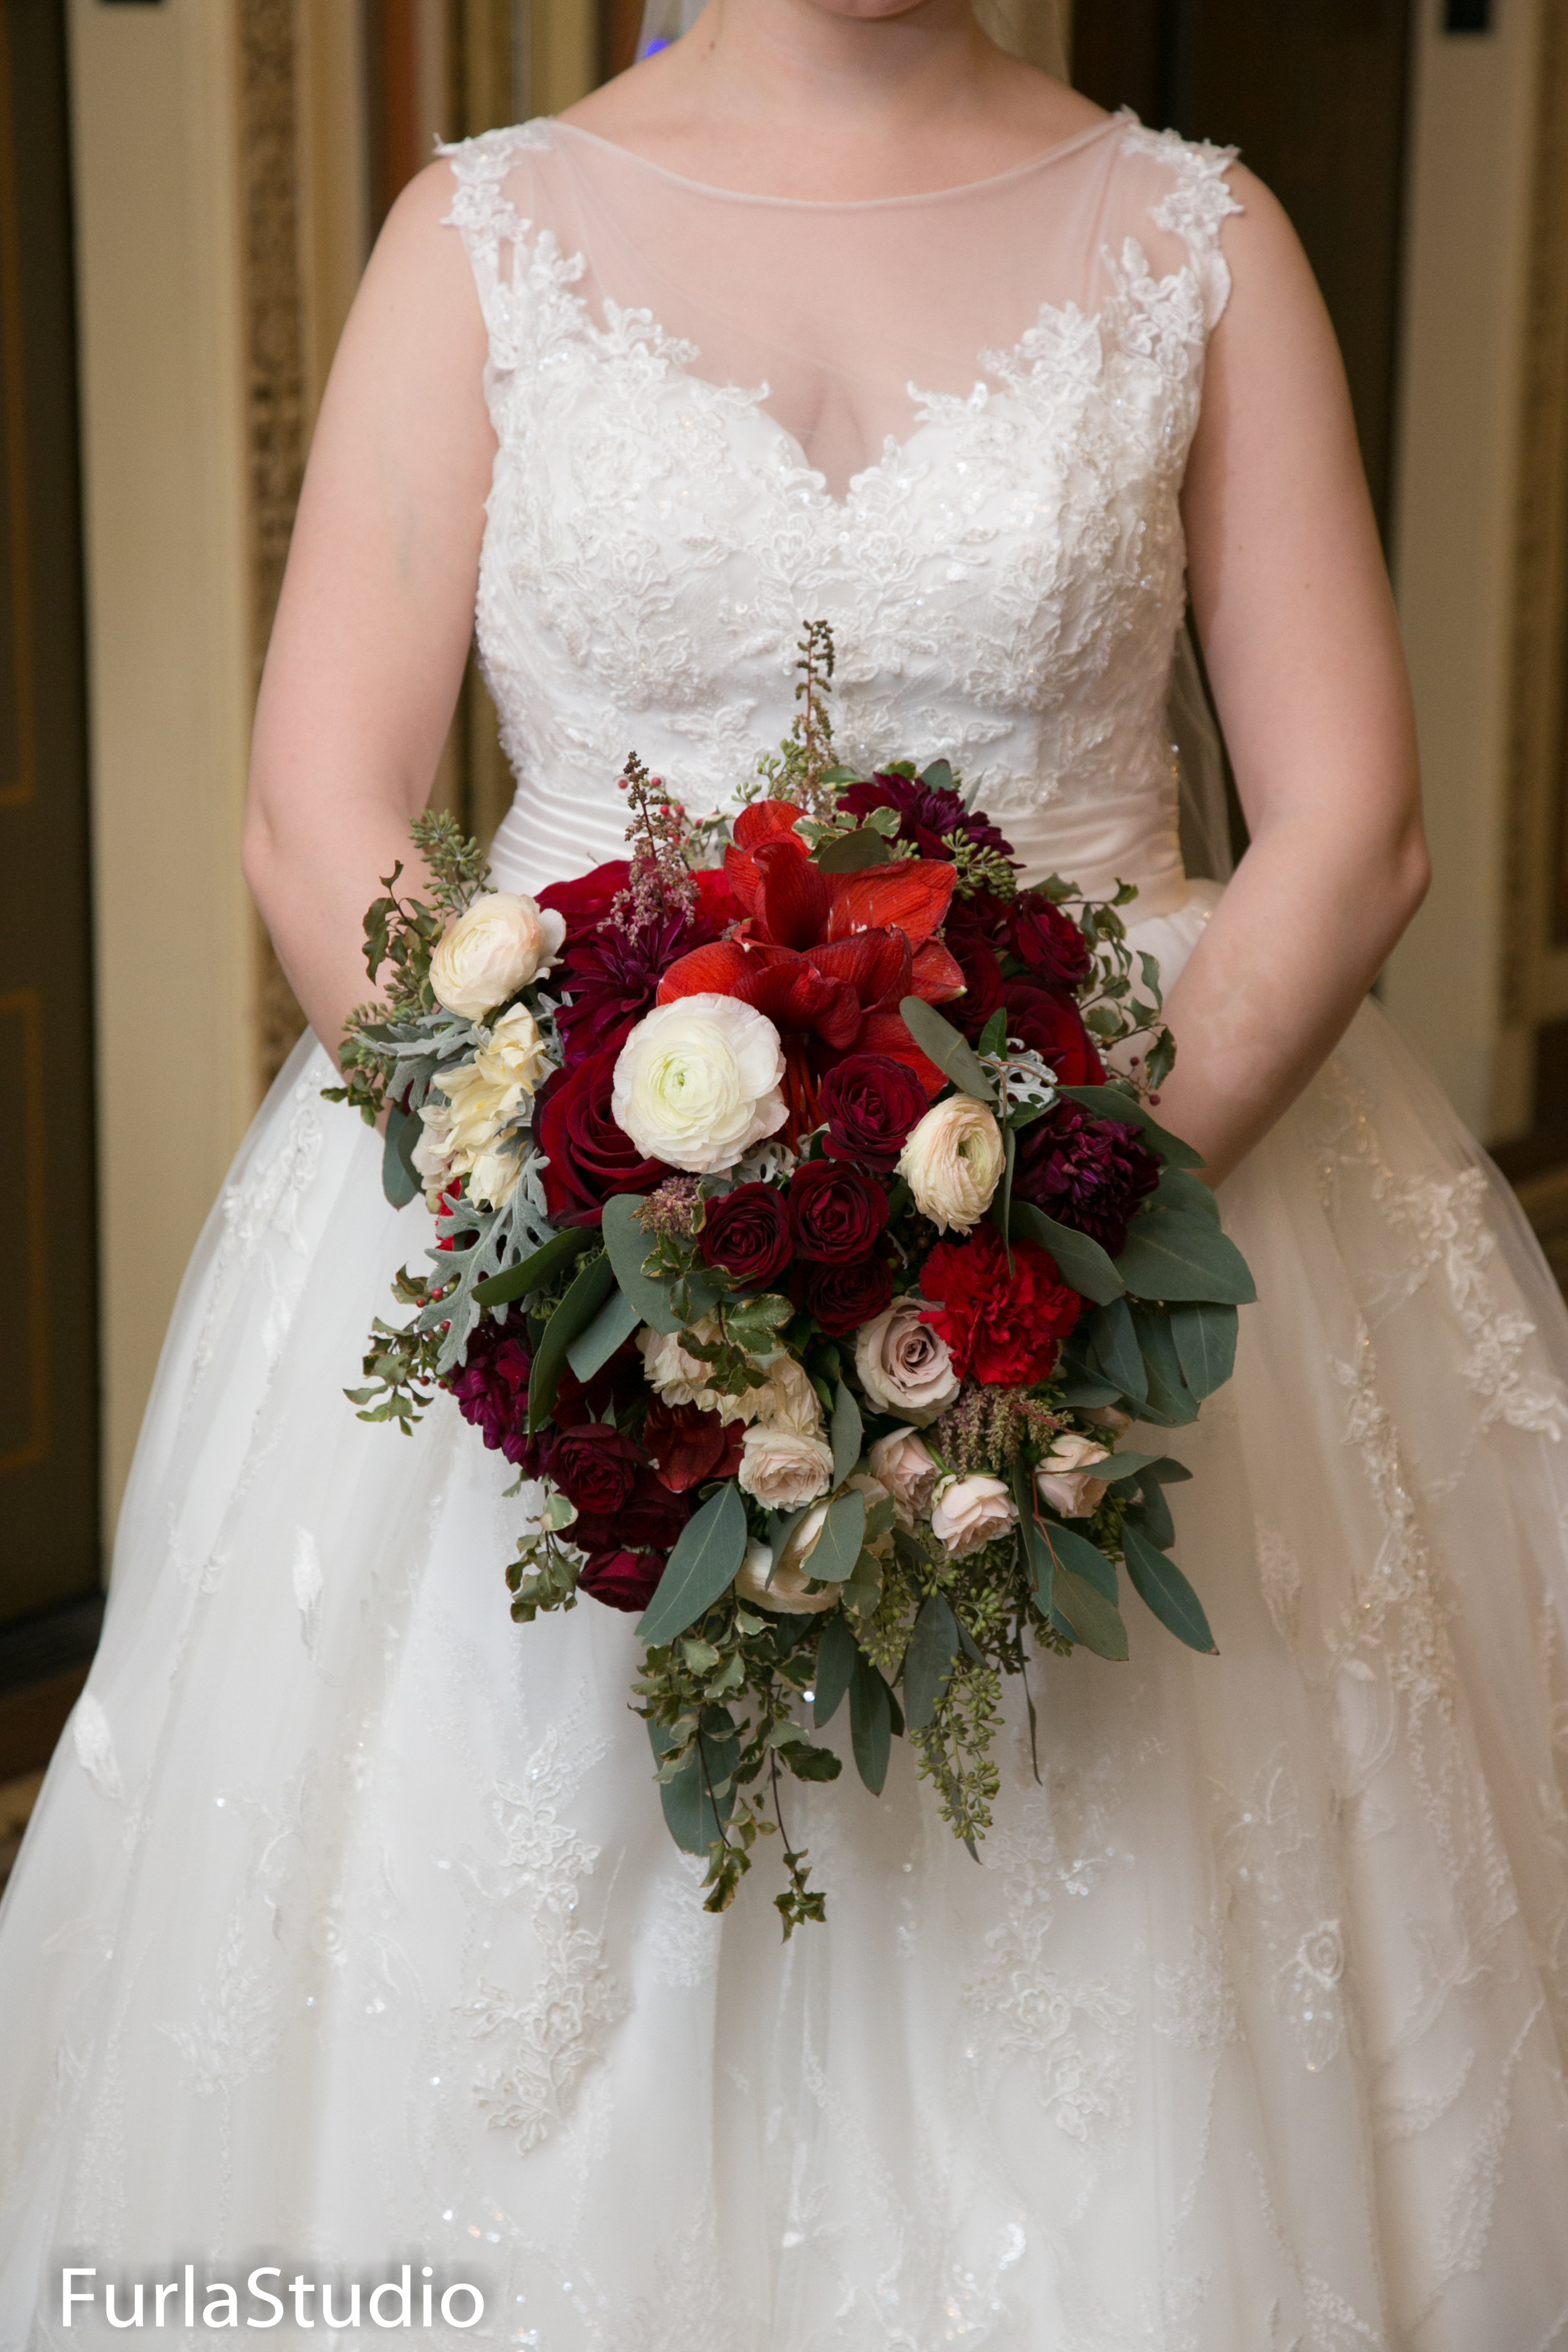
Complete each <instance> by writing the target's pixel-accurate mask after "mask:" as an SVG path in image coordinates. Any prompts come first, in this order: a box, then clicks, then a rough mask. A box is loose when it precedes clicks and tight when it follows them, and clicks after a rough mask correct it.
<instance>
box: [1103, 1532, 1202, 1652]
mask: <svg viewBox="0 0 1568 2352" xmlns="http://www.w3.org/2000/svg"><path fill="white" fill-rule="evenodd" d="M1121 1542H1122V1553H1121V1556H1122V1558H1123V1559H1124V1560H1125V1561H1126V1563H1127V1575H1128V1579H1129V1581H1130V1582H1131V1586H1132V1590H1133V1591H1134V1592H1136V1593H1137V1595H1138V1598H1139V1599H1140V1601H1145V1602H1146V1603H1147V1604H1148V1606H1149V1607H1150V1608H1151V1609H1152V1611H1153V1612H1154V1614H1155V1616H1156V1617H1158V1619H1159V1620H1160V1622H1161V1623H1162V1625H1168V1626H1169V1627H1170V1629H1171V1631H1172V1633H1174V1635H1175V1637H1176V1639H1177V1641H1178V1642H1184V1643H1186V1645H1187V1647H1188V1649H1189V1650H1199V1651H1201V1652H1202V1653H1203V1654H1204V1655H1205V1656H1206V1657H1215V1656H1217V1655H1218V1650H1217V1648H1216V1645H1215V1637H1214V1635H1213V1634H1212V1633H1210V1631H1209V1621H1208V1619H1207V1618H1206V1617H1205V1614H1204V1608H1203V1603H1202V1601H1200V1600H1199V1599H1198V1596H1197V1594H1196V1593H1195V1592H1194V1591H1193V1588H1192V1586H1191V1585H1190V1584H1189V1583H1188V1582H1187V1580H1186V1578H1185V1577H1184V1575H1183V1574H1182V1571H1181V1570H1180V1569H1179V1568H1178V1567H1177V1566H1176V1563H1175V1561H1174V1560H1172V1559H1166V1558H1165V1555H1164V1553H1163V1551H1156V1550H1155V1549H1154V1547H1153V1545H1152V1543H1149V1542H1147V1541H1146V1540H1145V1538H1143V1537H1142V1536H1141V1535H1140V1534H1139V1532H1138V1529H1137V1528H1135V1527H1132V1526H1131V1525H1124V1526H1123V1528H1122V1530H1121Z"/></svg>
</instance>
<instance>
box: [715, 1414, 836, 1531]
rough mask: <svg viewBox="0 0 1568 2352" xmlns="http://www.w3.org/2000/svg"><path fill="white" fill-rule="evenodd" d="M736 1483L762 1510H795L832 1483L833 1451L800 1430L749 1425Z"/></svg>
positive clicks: (812, 1499) (813, 1499)
mask: <svg viewBox="0 0 1568 2352" xmlns="http://www.w3.org/2000/svg"><path fill="white" fill-rule="evenodd" d="M736 1483H737V1484H738V1485H739V1486H742V1487H743V1488H744V1490H745V1492H746V1493H747V1494H748V1495H753V1496H755V1497H756V1499H757V1501H758V1502H759V1503H761V1505H762V1507H763V1509H764V1510H765V1511H798V1510H799V1509H800V1507H801V1506H802V1504H804V1503H815V1502H816V1498H817V1496H819V1495H826V1492H827V1490H828V1488H829V1486H831V1485H832V1484H833V1448H832V1447H831V1445H829V1444H826V1441H825V1440H824V1439H822V1438H820V1437H812V1436H808V1435H807V1434H806V1433H805V1432H804V1431H803V1430H798V1429H787V1428H778V1429H768V1428H764V1426H763V1423H760V1422H753V1423H752V1426H751V1428H750V1429H748V1430H747V1432H746V1434H745V1437H744V1438H743V1440H742V1445H741V1467H740V1470H739V1473H738V1474H737V1481H736Z"/></svg>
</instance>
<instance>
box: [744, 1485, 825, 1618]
mask: <svg viewBox="0 0 1568 2352" xmlns="http://www.w3.org/2000/svg"><path fill="white" fill-rule="evenodd" d="M811 1517H813V1518H818V1519H819V1524H818V1527H817V1533H818V1534H819V1535H820V1534H821V1532H822V1529H821V1526H820V1519H825V1518H826V1517H827V1506H826V1503H824V1504H823V1505H822V1506H821V1509H820V1517H819V1514H818V1512H816V1511H814V1512H813V1513H812V1514H811ZM796 1533H797V1534H798V1533H799V1529H798V1528H797V1529H796ZM772 1566H773V1553H772V1551H771V1550H770V1549H769V1548H768V1546H767V1545H766V1544H765V1543H750V1544H748V1545H747V1546H746V1557H745V1559H743V1560H742V1562H741V1565H740V1568H739V1570H737V1572H736V1576H735V1590H736V1591H737V1592H738V1593H739V1594H740V1596H741V1598H742V1601H750V1602H751V1603H752V1607H753V1608H756V1609H776V1610H778V1611H779V1612H781V1614H783V1615H784V1616H787V1617H805V1616H810V1615H812V1614H814V1613H815V1612H816V1611H818V1610H822V1609H837V1606H838V1600H839V1595H840V1593H841V1592H842V1591H843V1589H844V1588H843V1586H842V1585H838V1584H825V1585H824V1586H823V1587H822V1590H821V1591H820V1592H808V1591H806V1589H805V1587H806V1579H805V1570H802V1569H801V1568H799V1567H797V1566H793V1565H791V1564H790V1563H789V1561H788V1558H787V1555H786V1557H785V1559H781V1560H780V1562H779V1564H778V1567H777V1568H776V1569H774V1570H773V1582H772V1583H771V1584H770V1583H769V1582H768V1570H769V1569H770V1568H771V1567H772Z"/></svg>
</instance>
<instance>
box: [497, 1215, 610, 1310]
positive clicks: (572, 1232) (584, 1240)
mask: <svg viewBox="0 0 1568 2352" xmlns="http://www.w3.org/2000/svg"><path fill="white" fill-rule="evenodd" d="M594 1239H595V1235H594V1234H593V1232H592V1230H591V1229H590V1228H589V1227H587V1226H584V1225H573V1226H570V1227H568V1229H567V1231H566V1232H565V1233H563V1234H556V1235H555V1237H554V1239H553V1240H552V1241H548V1242H546V1243H545V1244H544V1246H543V1248H542V1249H536V1250H535V1251H534V1253H533V1255H532V1256H531V1257H525V1258H522V1259H521V1260H520V1261H519V1263H518V1264H517V1265H509V1266H507V1267H505V1268H504V1269H503V1270H502V1272H501V1273H500V1274H493V1275H491V1276H490V1278H489V1281H488V1282H479V1283H476V1284H475V1286H474V1297H475V1298H476V1299H477V1300H478V1301H479V1305H480V1306H481V1307H505V1306H506V1305H507V1304H508V1302H509V1301H510V1300H511V1299H513V1298H527V1297H531V1295H532V1293H533V1292H534V1291H536V1290H540V1289H542V1287H543V1286H544V1285H545V1284H546V1283H547V1282H548V1281H549V1280H550V1279H551V1277H552V1275H553V1274H554V1273H555V1271H556V1269H557V1268H558V1267H559V1266H563V1265H570V1264H571V1263H572V1260H573V1259H574V1257H581V1256H582V1255H583V1252H584V1250H585V1249H586V1248H587V1247H588V1245H589V1244H590V1243H591V1242H592V1241H593V1240H594Z"/></svg>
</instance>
